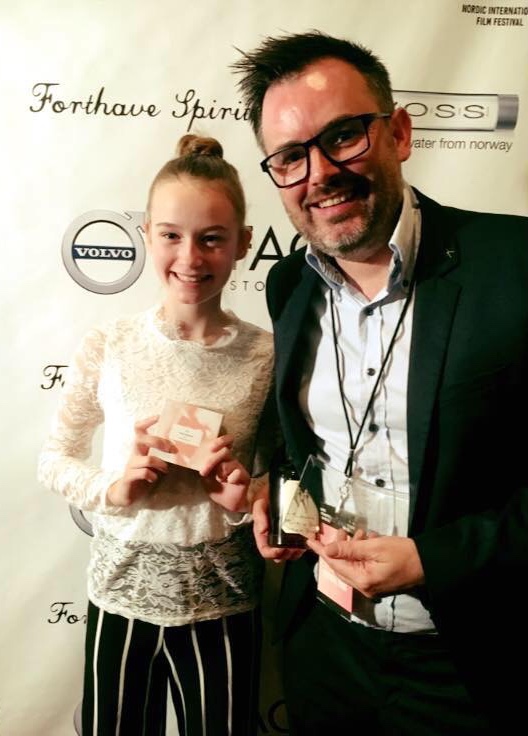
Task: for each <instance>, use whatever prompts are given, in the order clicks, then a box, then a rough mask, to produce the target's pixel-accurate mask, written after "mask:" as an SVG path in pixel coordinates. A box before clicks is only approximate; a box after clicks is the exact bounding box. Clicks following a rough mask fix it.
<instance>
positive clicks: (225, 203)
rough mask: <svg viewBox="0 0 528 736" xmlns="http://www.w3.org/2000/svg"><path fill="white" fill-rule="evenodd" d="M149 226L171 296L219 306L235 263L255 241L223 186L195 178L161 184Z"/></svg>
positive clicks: (153, 252) (150, 240)
mask: <svg viewBox="0 0 528 736" xmlns="http://www.w3.org/2000/svg"><path fill="white" fill-rule="evenodd" d="M145 229H146V235H147V243H148V245H149V247H150V252H151V256H152V259H153V262H154V266H155V268H156V271H157V273H158V276H159V278H160V279H161V282H162V283H163V284H164V285H165V286H166V287H167V296H168V298H169V299H170V300H171V301H172V302H173V303H178V304H187V305H205V304H207V305H208V306H211V307H215V308H216V307H219V306H220V299H221V293H222V289H223V287H224V285H225V284H226V282H227V280H228V278H229V276H230V274H231V270H232V268H233V264H234V262H235V261H236V260H238V259H240V258H243V257H244V256H245V254H246V252H247V248H248V245H249V239H250V234H249V231H247V230H246V229H244V228H241V226H240V224H239V223H238V221H237V217H236V213H235V210H234V207H233V205H232V203H231V200H230V199H229V197H228V196H227V194H226V192H225V190H224V188H223V185H222V184H221V183H220V182H211V181H207V180H204V179H198V178H194V177H191V176H183V177H181V178H179V179H169V180H166V181H162V182H160V183H159V184H158V185H157V187H156V188H155V189H154V192H153V193H152V198H151V206H150V219H149V221H148V222H147V223H146V226H145Z"/></svg>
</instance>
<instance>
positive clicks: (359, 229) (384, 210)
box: [288, 171, 401, 260]
mask: <svg viewBox="0 0 528 736" xmlns="http://www.w3.org/2000/svg"><path fill="white" fill-rule="evenodd" d="M379 183H380V184H381V188H380V187H379V186H378V189H377V191H376V192H375V198H374V199H372V197H371V196H370V195H371V194H372V193H373V184H372V182H371V181H370V180H369V179H367V177H365V176H362V175H360V174H355V173H353V172H351V171H343V172H340V173H339V174H336V175H335V176H334V177H332V179H331V180H330V181H329V182H328V184H326V185H325V186H322V187H319V188H318V189H317V190H316V191H315V192H313V193H311V195H310V197H309V198H306V200H305V202H304V203H303V214H305V213H306V212H310V209H309V205H310V202H314V201H317V200H320V199H321V198H322V197H330V196H332V195H334V194H336V193H341V192H344V191H346V192H351V193H352V196H353V200H354V207H356V208H357V213H356V214H354V215H350V214H348V213H347V214H344V215H342V216H340V217H336V218H335V219H333V220H328V222H327V223H325V224H323V225H321V224H319V225H317V224H316V223H314V221H313V220H312V219H310V217H308V218H306V216H305V217H303V216H300V215H299V213H297V214H295V215H294V214H293V213H292V212H291V211H289V212H288V214H289V216H290V219H291V220H292V222H293V224H294V226H295V227H296V228H297V230H298V231H299V232H300V233H301V235H303V237H304V238H305V239H306V240H307V242H309V243H310V244H311V245H312V246H313V247H314V248H316V249H317V250H319V251H321V252H322V253H325V254H326V255H328V256H331V257H333V258H342V259H344V260H349V259H351V258H352V257H354V256H359V255H360V254H361V255H362V256H363V257H365V256H368V254H369V253H370V252H372V251H375V250H377V249H378V248H379V247H380V246H381V245H387V240H388V238H390V235H391V233H392V231H393V229H394V227H395V226H396V222H397V219H398V218H397V213H398V203H399V202H400V201H401V192H400V190H399V187H398V185H397V184H396V182H395V181H394V180H393V179H392V178H383V179H382V181H381V182H379ZM341 222H342V223H347V222H348V223H349V226H348V227H344V228H343V229H341V231H340V232H339V224H340V223H341ZM334 226H335V228H334ZM334 229H337V230H338V232H337V233H335V235H334V236H332V230H334ZM325 231H326V232H325Z"/></svg>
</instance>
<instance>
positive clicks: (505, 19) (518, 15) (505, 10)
mask: <svg viewBox="0 0 528 736" xmlns="http://www.w3.org/2000/svg"><path fill="white" fill-rule="evenodd" d="M460 11H461V12H462V13H467V14H468V15H470V16H474V18H475V25H476V26H480V27H481V28H488V27H492V28H519V27H522V26H524V21H525V19H526V17H527V16H528V5H505V4H504V3H503V4H502V5H495V4H494V3H492V4H489V3H481V4H479V5H477V4H473V3H462V5H461V8H460Z"/></svg>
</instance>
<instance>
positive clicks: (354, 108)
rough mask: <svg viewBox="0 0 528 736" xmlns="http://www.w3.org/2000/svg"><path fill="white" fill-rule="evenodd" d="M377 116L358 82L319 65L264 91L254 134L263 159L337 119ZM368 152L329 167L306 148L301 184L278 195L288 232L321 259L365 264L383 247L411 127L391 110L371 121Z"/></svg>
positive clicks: (346, 72) (330, 63)
mask: <svg viewBox="0 0 528 736" xmlns="http://www.w3.org/2000/svg"><path fill="white" fill-rule="evenodd" d="M371 112H391V111H390V110H380V106H379V103H378V102H377V100H376V97H375V95H374V94H373V93H372V92H371V91H370V90H369V88H368V86H367V83H366V82H365V79H364V77H363V76H362V75H361V74H360V73H359V72H358V71H357V70H356V69H355V68H354V67H353V66H351V65H350V64H347V63H346V62H344V61H341V60H340V59H335V58H325V59H321V60H319V61H317V62H314V63H313V64H310V65H309V66H307V67H306V68H305V69H304V70H303V71H301V72H300V73H299V74H298V75H296V76H294V77H292V78H289V79H285V80H283V81H281V82H278V83H276V84H274V85H272V86H271V87H270V88H269V89H268V91H267V92H266V95H265V97H264V102H263V107H262V124H261V133H262V140H263V143H264V148H265V151H266V154H267V155H270V154H271V153H274V152H276V151H278V150H280V149H282V148H284V147H285V146H288V145H291V144H294V143H302V142H304V141H306V140H308V139H309V138H312V137H313V136H314V135H316V134H317V133H319V132H320V131H321V130H323V129H324V128H326V127H327V126H328V125H329V124H330V123H332V122H333V121H335V120H337V119H339V118H342V117H343V116H353V115H361V114H363V113H371ZM369 138H370V143H371V145H370V149H369V150H368V151H367V152H366V153H365V154H363V155H361V156H360V157H359V158H357V159H354V160H353V161H351V162H350V163H348V164H340V165H339V166H337V165H334V164H332V163H330V161H328V160H327V159H326V158H325V157H324V156H323V154H322V153H321V151H320V150H319V149H318V148H317V147H315V146H313V147H312V148H310V151H309V156H310V176H309V178H308V180H307V181H305V182H302V183H301V184H297V185H295V186H292V187H291V188H288V189H280V190H279V191H280V194H281V198H282V201H283V203H284V206H285V208H286V211H287V213H288V215H289V217H290V219H291V221H292V223H293V225H294V226H295V228H296V229H297V230H298V231H299V232H300V233H301V234H302V235H303V236H304V237H305V238H306V240H307V241H309V242H310V243H312V245H314V246H315V247H317V248H319V249H320V250H322V251H323V252H325V253H327V254H328V255H331V256H334V257H338V258H342V259H345V260H348V259H354V258H363V257H367V256H368V255H370V254H371V253H373V252H375V251H376V250H378V249H380V248H382V247H385V246H386V245H387V242H388V239H389V238H390V235H391V233H392V231H393V229H394V227H395V225H396V221H397V217H398V214H399V208H400V205H401V201H402V178H401V162H402V161H405V160H406V159H407V158H408V157H409V155H410V139H411V123H410V119H409V117H408V115H407V113H406V112H405V111H404V110H402V109H400V110H396V111H395V112H394V113H393V115H392V117H391V118H390V119H389V118H387V119H377V120H374V121H373V122H372V123H371V125H370V128H369Z"/></svg>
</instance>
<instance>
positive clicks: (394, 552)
mask: <svg viewBox="0 0 528 736" xmlns="http://www.w3.org/2000/svg"><path fill="white" fill-rule="evenodd" d="M308 546H309V547H310V548H311V549H312V550H313V551H314V552H316V553H317V554H318V555H320V556H321V557H323V558H324V559H325V560H326V562H327V563H328V564H329V565H330V567H331V568H332V570H333V571H334V572H335V573H336V575H337V576H338V577H339V578H340V579H341V580H343V582H345V583H348V585H351V586H352V587H353V588H356V589H357V590H359V591H360V592H361V593H362V594H363V595H364V596H366V597H367V598H375V597H378V596H380V595H387V594H389V593H396V592H400V591H403V590H406V589H408V588H413V587H414V586H416V585H421V584H423V583H424V571H423V567H422V563H421V561H420V557H419V555H418V550H417V549H416V545H415V543H414V541H413V540H412V539H409V538H408V537H383V536H381V537H379V536H374V537H372V536H369V535H367V534H366V533H365V532H356V534H355V535H354V537H348V536H347V535H346V534H345V532H343V531H341V532H340V533H339V534H338V536H337V537H336V539H335V540H334V541H333V542H330V544H326V545H325V544H322V543H321V542H318V541H315V540H310V541H309V542H308Z"/></svg>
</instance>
